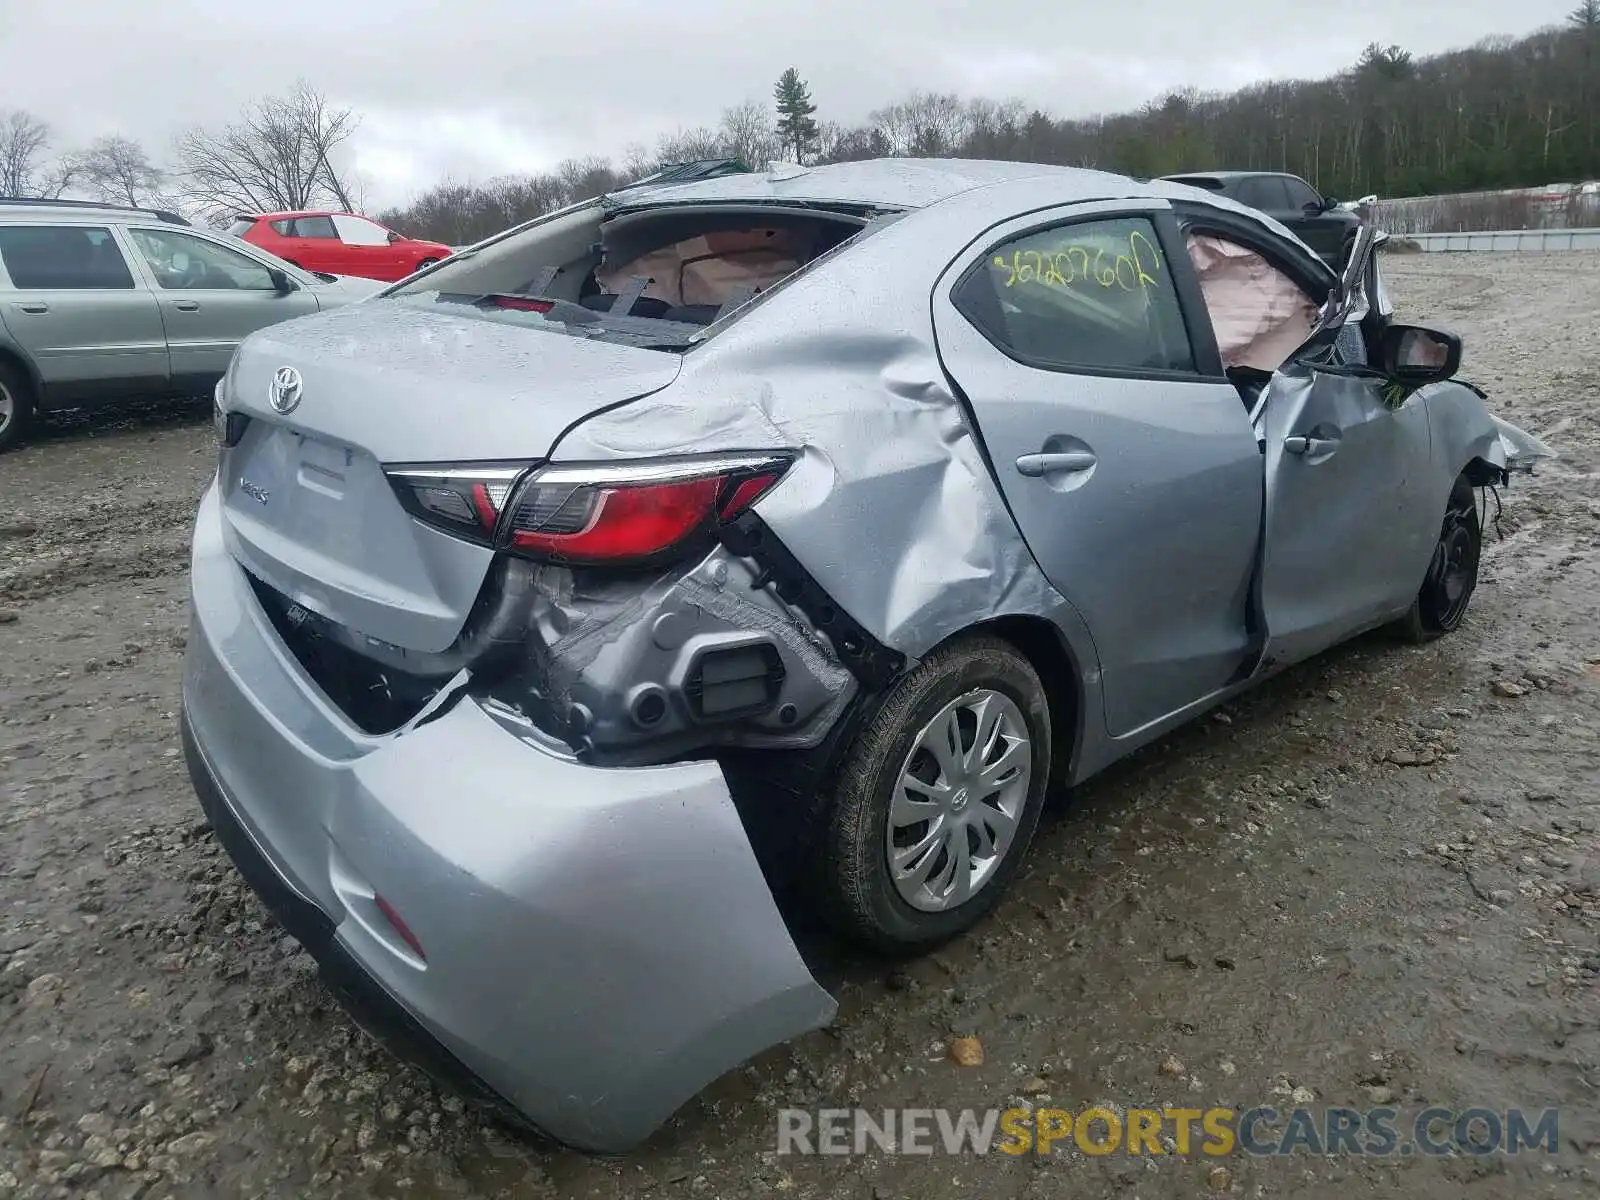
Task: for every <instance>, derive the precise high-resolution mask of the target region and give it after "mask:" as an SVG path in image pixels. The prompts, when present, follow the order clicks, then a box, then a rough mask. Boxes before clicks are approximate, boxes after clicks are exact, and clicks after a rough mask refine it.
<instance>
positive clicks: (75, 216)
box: [0, 196, 190, 225]
mask: <svg viewBox="0 0 1600 1200" xmlns="http://www.w3.org/2000/svg"><path fill="white" fill-rule="evenodd" d="M0 216H28V217H44V218H46V219H47V220H51V221H126V220H129V219H131V218H142V219H144V220H150V219H152V218H153V219H155V220H158V221H162V222H165V223H166V224H169V225H189V224H190V222H189V221H188V220H186V219H185V218H183V217H181V216H179V215H178V214H177V213H174V212H167V211H166V210H165V209H160V208H135V207H133V206H130V205H126V204H105V203H102V202H100V201H98V200H40V199H35V198H33V197H31V196H0Z"/></svg>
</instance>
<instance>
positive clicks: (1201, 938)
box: [0, 254, 1600, 1200]
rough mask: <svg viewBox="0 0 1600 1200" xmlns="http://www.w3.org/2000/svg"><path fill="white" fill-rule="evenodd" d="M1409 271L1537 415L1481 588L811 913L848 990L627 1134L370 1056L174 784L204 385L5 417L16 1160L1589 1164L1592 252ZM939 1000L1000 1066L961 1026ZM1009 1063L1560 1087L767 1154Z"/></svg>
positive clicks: (1591, 1167)
mask: <svg viewBox="0 0 1600 1200" xmlns="http://www.w3.org/2000/svg"><path fill="white" fill-rule="evenodd" d="M1390 269H1391V272H1392V278H1393V284H1394V290H1395V292H1396V294H1397V296H1398V298H1399V300H1400V303H1401V305H1402V308H1403V310H1404V311H1406V312H1408V313H1410V314H1413V315H1414V316H1416V317H1418V318H1424V319H1431V320H1435V321H1437V322H1438V323H1441V324H1444V325H1447V326H1450V327H1454V328H1457V329H1459V330H1460V331H1461V332H1463V333H1464V334H1465V335H1466V336H1467V338H1468V347H1469V349H1468V361H1467V366H1466V368H1465V371H1464V373H1465V374H1466V375H1467V376H1468V377H1469V378H1473V379H1475V380H1477V381H1479V382H1481V383H1482V384H1483V385H1485V386H1486V387H1487V388H1488V389H1489V390H1490V392H1491V393H1492V404H1493V406H1494V407H1495V408H1496V409H1498V410H1499V411H1500V412H1501V413H1503V414H1504V415H1506V416H1507V417H1508V418H1510V419H1511V420H1513V421H1516V422H1518V423H1520V424H1522V425H1523V426H1524V427H1526V428H1528V429H1529V430H1530V431H1533V432H1535V433H1537V434H1539V435H1540V436H1543V437H1545V438H1547V439H1548V440H1549V441H1550V442H1551V443H1552V444H1553V445H1554V446H1556V447H1557V448H1558V449H1559V450H1560V451H1561V452H1562V454H1563V455H1564V458H1563V460H1562V461H1561V462H1560V463H1558V464H1555V465H1553V466H1550V467H1548V468H1545V469H1543V470H1542V471H1541V473H1540V475H1539V476H1538V477H1537V478H1536V479H1534V480H1532V481H1529V482H1527V483H1523V482H1520V481H1519V483H1518V484H1517V485H1516V486H1515V487H1514V488H1513V489H1512V490H1511V491H1510V492H1509V493H1508V494H1506V495H1505V497H1504V500H1505V513H1504V516H1503V518H1502V520H1501V522H1500V529H1501V532H1502V533H1503V535H1504V537H1503V540H1495V539H1494V534H1493V532H1491V533H1490V545H1489V547H1488V551H1487V557H1486V561H1485V564H1484V570H1483V578H1482V581H1481V583H1480V586H1479V590H1478V594H1477V598H1476V600H1475V601H1474V605H1473V609H1472V612H1471V615H1470V617H1469V619H1468V622H1467V624H1466V625H1465V626H1464V627H1463V629H1462V630H1461V631H1460V632H1459V633H1457V634H1456V635H1454V636H1452V637H1449V638H1446V639H1444V640H1443V641H1441V642H1438V643H1436V644H1434V645H1431V646H1428V647H1424V648H1411V647H1405V646H1401V645H1397V644H1394V643H1392V642H1390V641H1388V640H1385V639H1384V638H1382V637H1380V636H1373V637H1368V638H1365V639H1363V640H1361V641H1360V642H1358V643H1356V644H1354V645H1351V646H1349V647H1346V648H1344V649H1342V650H1339V651H1337V652H1335V653H1332V654H1329V655H1327V656H1325V657H1323V658H1321V659H1319V660H1317V661H1315V662H1312V663H1310V664H1307V665H1305V666H1303V667H1301V668H1300V669H1297V670H1295V671H1293V672H1291V673H1289V674H1287V675H1285V676H1283V677H1281V678H1279V679H1277V680H1275V681H1274V682H1272V683H1271V684H1269V685H1268V686H1266V687H1265V688H1264V689H1262V690H1260V691H1259V692H1257V693H1255V694H1253V695H1252V696H1250V697H1248V698H1247V699H1246V700H1245V701H1243V702H1242V703H1238V704H1235V705H1232V706H1230V707H1229V708H1228V709H1227V711H1225V712H1223V713H1220V714H1217V715H1215V716H1214V717H1212V718H1210V719H1207V720H1204V721H1203V722H1201V723H1199V724H1198V725H1196V726H1194V727H1192V728H1190V729H1187V730H1185V731H1182V732H1180V733H1179V734H1177V735H1175V736H1173V737H1170V738H1168V739H1166V740H1165V741H1163V742H1162V743H1160V744H1159V745H1157V746H1154V747H1152V748H1150V749H1149V750H1147V751H1145V752H1144V753H1142V754H1140V755H1139V756H1138V757H1137V758H1136V759H1135V760H1134V761H1132V762H1130V763H1127V764H1124V765H1123V766H1121V767H1119V768H1118V769H1115V770H1114V771H1112V772H1111V773H1110V774H1108V775H1107V776H1105V777H1104V778H1102V779H1100V780H1097V781H1096V782H1095V783H1094V784H1093V785H1091V786H1089V787H1087V788H1085V789H1083V790H1082V791H1081V793H1080V794H1078V795H1076V796H1075V797H1073V798H1072V800H1071V802H1070V803H1068V804H1064V805H1062V806H1061V807H1060V811H1059V812H1058V813H1057V814H1056V815H1055V816H1054V818H1053V819H1052V820H1051V821H1050V822H1049V824H1048V825H1047V826H1046V827H1045V828H1043V829H1042V830H1041V834H1040V837H1039V839H1038V841H1037V842H1036V844H1035V846H1034V850H1033V854H1032V866H1031V869H1030V870H1029V871H1028V873H1027V874H1026V876H1025V877H1024V879H1023V880H1022V882H1021V884H1020V886H1019V887H1018V888H1017V890H1016V892H1015V894H1014V895H1013V896H1012V897H1011V898H1010V899H1008V900H1007V901H1006V903H1005V904H1004V905H1003V907H1002V908H1001V909H1000V911H999V913H998V915H997V916H996V917H995V918H994V919H993V920H991V921H990V922H989V923H988V924H987V925H985V926H984V927H983V928H982V929H981V930H979V931H978V932H977V933H976V934H974V935H972V936H970V937H968V938H966V939H965V940H963V941H961V942H959V943H957V944H955V945H953V946H951V947H949V948H948V949H946V950H944V951H942V952H941V953H939V954H937V955H935V956H933V957H931V958H928V959H925V960H922V961H919V962H917V963H914V964H912V965H910V966H909V967H908V968H905V969H900V970H890V969H889V968H887V967H886V966H884V965H883V964H881V963H874V962H871V961H865V960H861V959H857V958H850V957H844V958H843V959H842V960H839V955H838V954H837V953H834V952H831V951H830V950H828V948H827V947H824V948H823V951H822V952H823V953H824V955H825V956H826V957H830V958H833V959H835V960H839V961H838V962H837V965H836V966H835V967H834V968H833V969H832V971H831V973H830V976H829V982H830V983H831V984H833V985H834V986H835V987H836V990H837V992H838V994H839V995H840V997H841V1000H842V1012H841V1017H840V1020H839V1022H838V1024H837V1026H836V1027H835V1028H832V1029H830V1030H827V1031H824V1032H819V1033H816V1034H813V1035H811V1036H808V1037H806V1038H803V1039H800V1040H799V1041H797V1042H795V1043H793V1044H791V1045H789V1046H786V1047H782V1048H779V1049H777V1050H775V1051H772V1052H770V1053H769V1054H767V1055H765V1056H763V1057H762V1058H761V1059H760V1060H758V1061H757V1062H755V1063H753V1064H751V1065H749V1066H748V1067H746V1068H744V1069H742V1070H739V1071H736V1072H734V1073H733V1074H731V1075H729V1076H728V1077H726V1078H724V1079H723V1080H721V1081H719V1082H718V1083H717V1084H716V1085H714V1086H713V1087H712V1088H711V1089H709V1090H708V1091H707V1092H706V1093H704V1094H703V1095H702V1096H701V1097H699V1098H698V1099H696V1100H695V1101H693V1102H691V1103H690V1104H689V1105H688V1106H687V1108H686V1109H685V1110H684V1111H683V1112H682V1113H681V1114H680V1115H679V1117H678V1118H677V1119H676V1120H675V1121H674V1123H673V1124H672V1125H671V1126H670V1127H668V1128H667V1129H665V1130H663V1131H662V1132H661V1133H660V1134H659V1135H658V1136H657V1137H656V1138H654V1139H653V1140H652V1141H651V1143H650V1144H649V1145H648V1146H646V1147H645V1148H644V1149H643V1150H641V1151H640V1152H638V1153H636V1154H634V1155H632V1156H630V1157H628V1158H626V1159H622V1160H611V1161H604V1160H597V1159H592V1158H585V1157H583V1156H580V1155H577V1154H573V1153H568V1152H550V1151H548V1150H544V1149H540V1148H538V1147H535V1146H532V1145H530V1144H528V1143H525V1142H521V1141H519V1140H517V1139H516V1138H515V1137H513V1136H510V1135H508V1134H506V1133H505V1132H503V1131H501V1130H499V1129H497V1128H496V1127H494V1126H493V1125H491V1124H489V1123H486V1122H485V1121H483V1120H482V1119H480V1118H479V1117H478V1116H476V1115H475V1114H474V1113H473V1112H472V1111H471V1110H467V1109H464V1108H463V1106H462V1105H461V1104H460V1102H459V1101H457V1100H455V1099H454V1098H452V1097H450V1096H449V1095H447V1094H443V1093H441V1092H439V1091H438V1090H436V1089H435V1088H434V1087H433V1086H432V1085H430V1084H429V1083H428V1082H426V1081H425V1080H424V1079H422V1078H421V1077H419V1076H418V1075H417V1074H415V1073H413V1072H412V1071H411V1070H410V1069H408V1068H402V1067H399V1066H397V1065H396V1063H395V1062H394V1061H393V1060H391V1058H390V1057H389V1056H388V1055H387V1054H386V1053H385V1052H384V1051H383V1050H381V1049H379V1048H377V1047H376V1046H375V1045H373V1044H372V1043H370V1042H369V1041H368V1040H367V1039H366V1038H365V1037H364V1036H363V1035H361V1034H359V1033H358V1032H357V1031H356V1030H355V1029H354V1028H353V1027H352V1026H351V1024H350V1022H349V1021H347V1020H346V1019H345V1017H344V1016H343V1015H342V1014H341V1013H340V1012H339V1011H338V1010H337V1009H335V1008H334V1006H333V1005H332V1004H331V1002H330V1000H329V998H328V996H327V994H326V993H325V992H324V991H323V989H322V987H321V985H320V984H319V983H318V981H317V979H316V976H315V974H314V971H313V968H312V965H311V963H310V962H309V960H308V959H307V957H306V956H305V955H304V954H303V953H302V952H300V951H299V950H298V949H297V947H296V946H295V945H294V944H293V943H292V942H290V941H288V940H286V939H285V938H284V937H283V936H282V935H281V933H280V932H279V931H278V930H276V929H275V928H274V927H273V926H272V924H271V922H270V920H269V919H268V918H267V917H266V915H265V913H264V910H263V909H262V908H261V907H260V905H259V904H258V903H257V902H256V900H255V899H254V897H253V896H252V895H250V894H248V893H247V892H246V891H245V890H244V889H243V887H242V886H241V884H240V882H239V880H238V879H237V878H236V876H235V874H234V872H233V870H232V869H231V868H230V866H229V864H228V863H227V861H226V860H225V858H224V856H223V854H222V852H221V851H220V850H219V849H218V847H217V845H216V844H215V842H214V841H213V840H212V837H211V836H210V834H209V832H208V831H207V829H206V827H205V825H204V823H203V822H202V821H201V819H200V815H199V812H198V809H197V806H196V804H195V801H194V799H193V797H192V795H191V793H190V789H189V785H188V782H187V780H186V778H185V774H184V770H183V766H182V761H181V757H180V755H179V751H178V746H177V739H176V736H175V724H174V721H175V709H176V706H177V699H178V678H179V665H180V659H181V653H182V649H183V645H184V624H185V614H184V605H185V559H186V547H185V541H186V537H187V531H188V525H189V521H190V517H191V513H192V510H193V506H194V503H195V500H196V497H197V496H198V494H199V492H200V489H201V488H202V486H203V485H204V483H205V482H206V479H207V477H208V475H209V474H210V473H211V470H212V450H211V445H210V430H209V428H208V426H207V424H206V423H205V415H206V414H205V410H204V409H203V408H196V407H194V406H167V407H160V408H155V409H152V410H149V411H147V412H145V413H142V414H140V415H138V416H136V417H134V418H131V419H116V420H109V419H101V420H98V421H78V422H73V423H63V424H61V425H59V426H57V427H54V428H51V429H49V430H47V431H46V432H45V434H44V435H43V436H42V437H41V438H40V439H39V440H38V441H37V442H36V443H35V444H34V445H32V446H31V447H29V448H27V449H24V450H22V451H20V452H17V453H14V454H10V455H6V456H4V457H3V458H0V1198H4V1197H44V1196H67V1195H74V1196H78V1195H83V1196H100V1197H105V1198H111V1197H134V1196H149V1197H167V1196H264V1195H274V1196H275V1195H302V1196H303V1195H317V1196H410V1197H432V1196H486V1197H511V1196H518V1197H524V1196H531V1197H538V1196H596V1197H620V1196H635V1195H643V1196H651V1197H656V1196H659V1197H668V1198H670V1197H677V1196H702V1195H703V1196H758V1195H767V1194H773V1193H785V1194H788V1195H791V1196H796V1197H860V1198H862V1200H866V1198H868V1197H874V1198H886V1197H902V1196H906V1197H909V1196H916V1197H919V1198H923V1200H941V1198H950V1200H954V1198H956V1197H970V1196H979V1195H981V1196H985V1197H996V1198H998V1197H1040V1196H1055V1195H1073V1196H1086V1197H1094V1196H1113V1197H1134V1196H1138V1197H1145V1198H1153V1197H1177V1196H1193V1195H1197V1194H1204V1193H1208V1192H1214V1191H1221V1192H1231V1193H1232V1194H1235V1195H1240V1196H1263V1197H1265V1196H1330V1197H1332V1196H1338V1197H1341V1198H1342V1200H1348V1198H1350V1197H1356V1196H1369V1195H1373V1196H1390V1195H1393V1196H1401V1195H1404V1196H1407V1197H1458V1196H1469V1197H1470V1196H1485V1197H1490V1196H1493V1197H1499V1196H1511V1195H1517V1196H1544V1195H1550V1196H1578V1195H1591V1194H1595V1193H1596V1192H1597V1191H1600V1183H1597V1180H1600V1159H1597V1156H1596V1149H1597V1148H1600V1104H1597V1097H1600V1093H1597V1090H1596V1089H1597V1088H1600V1003H1597V979H1600V974H1597V973H1600V925H1597V913H1600V833H1597V823H1600V771H1597V767H1600V320H1597V314H1600V256H1591V255H1576V254H1556V255H1548V256H1536V255H1505V256H1487V255H1473V256H1467V255H1460V256H1444V255H1438V256H1432V255H1421V256H1411V257H1397V258H1396V259H1395V260H1394V261H1393V263H1392V265H1391V268H1390ZM1491 511H1492V506H1491ZM958 1035H961V1036H972V1037H976V1038H978V1039H979V1040H980V1041H981V1043H982V1045H983V1047H984V1050H985V1051H986V1056H985V1062H984V1063H983V1065H981V1066H974V1067H961V1066H957V1065H955V1064H954V1063H953V1062H951V1061H950V1060H949V1058H948V1057H947V1055H946V1053H945V1049H944V1046H945V1042H946V1040H947V1039H948V1038H950V1037H952V1036H958ZM1291 1098H1293V1099H1291ZM1023 1099H1026V1100H1027V1101H1028V1102H1031V1103H1038V1104H1048V1103H1053V1104H1057V1105H1062V1106H1065V1107H1071V1108H1076V1107H1080V1106H1082V1105H1084V1104H1087V1103H1089V1102H1091V1101H1103V1102H1107V1103H1109V1104H1111V1105H1115V1106H1121V1107H1134V1106H1141V1105H1156V1106H1159V1105H1162V1104H1168V1105H1171V1104H1178V1105H1187V1106H1189V1107H1194V1108H1205V1107H1208V1106H1211V1105H1213V1104H1219V1105H1228V1106H1232V1107H1234V1108H1238V1109H1243V1108H1246V1107H1249V1106H1251V1105H1253V1104H1257V1103H1274V1104H1279V1105H1287V1104H1289V1103H1292V1102H1307V1103H1310V1104H1313V1105H1332V1104H1352V1105H1355V1106H1357V1107H1364V1106H1367V1105H1370V1104H1372V1103H1383V1102H1386V1101H1392V1103H1393V1104H1394V1105H1395V1106H1396V1107H1399V1108H1400V1109H1401V1110H1402V1112H1403V1113H1409V1112H1412V1111H1415V1110H1417V1109H1421V1108H1423V1107H1426V1106H1427V1105H1429V1104H1440V1105H1444V1106H1448V1107H1452V1108H1456V1109H1462V1108H1466V1107H1469V1106H1472V1105H1484V1106H1488V1107H1491V1108H1498V1109H1504V1108H1506V1107H1509V1106H1517V1105H1521V1106H1526V1107H1531V1108H1542V1107H1544V1106H1547V1105H1555V1106H1559V1107H1560V1108H1561V1126H1560V1140H1561V1145H1560V1151H1559V1153H1558V1154H1557V1155H1555V1156H1553V1157H1552V1156H1548V1155H1544V1154H1528V1155H1523V1156H1521V1157H1519V1158H1516V1159H1508V1158H1505V1157H1488V1158H1480V1159H1474V1158H1469V1157H1452V1158H1447V1159H1432V1158H1415V1157H1413V1158H1409V1159H1399V1158H1395V1159H1386V1160H1380V1159H1372V1158H1365V1159H1363V1158H1357V1157H1351V1156H1338V1157H1316V1156H1310V1155H1306V1154H1300V1155H1298V1156H1296V1157H1294V1158H1291V1159H1276V1160H1264V1159H1249V1158H1245V1157H1242V1156H1233V1157H1230V1158H1228V1159H1226V1160H1224V1161H1223V1162H1222V1163H1221V1164H1219V1162H1218V1160H1215V1159H1208V1158H1205V1157H1203V1156H1193V1157H1190V1158H1188V1159H1185V1158H1183V1157H1180V1156H1164V1157H1160V1158H1144V1159H1132V1158H1129V1157H1128V1156H1126V1155H1121V1154H1116V1155H1110V1156H1105V1157H1088V1156H1085V1155H1083V1154H1081V1153H1077V1152H1073V1153H1065V1152H1062V1153H1058V1154H1057V1155H1055V1156H1054V1157H1052V1158H1049V1159H1038V1158H1026V1157H1025V1158H1023V1159H1020V1160H1017V1159H1011V1158H1007V1157H1005V1156H1001V1155H992V1156H990V1157H988V1158H977V1157H972V1156H968V1157H960V1158H947V1157H937V1158H921V1159H911V1158H894V1157H890V1156H887V1155H884V1154H882V1153H872V1154H868V1155H866V1156H864V1157H860V1158H844V1159H818V1158H811V1159H797V1158H793V1157H787V1158H779V1157H777V1156H775V1155H774V1154H773V1153H772V1151H773V1149H774V1147H775V1143H776V1117H775V1112H776V1110H777V1109H778V1108H781V1107H786V1106H794V1107H803V1108H816V1107H824V1106H840V1105H862V1106H866V1107H870V1108H875V1109H881V1108H884V1107H888V1106H914V1107H923V1108H930V1107H938V1106H951V1107H956V1108H961V1107H973V1108H984V1107H990V1106H997V1105H1006V1104H1010V1103H1015V1102H1019V1101H1021V1100H1023ZM1219 1165H1220V1167H1221V1172H1220V1173H1219V1170H1218V1168H1219Z"/></svg>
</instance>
